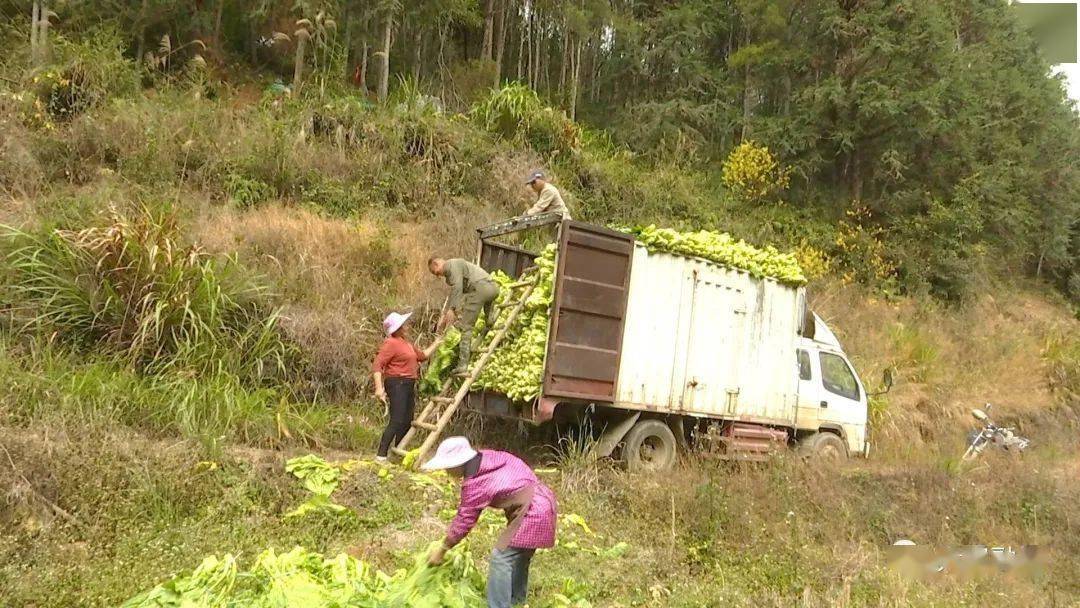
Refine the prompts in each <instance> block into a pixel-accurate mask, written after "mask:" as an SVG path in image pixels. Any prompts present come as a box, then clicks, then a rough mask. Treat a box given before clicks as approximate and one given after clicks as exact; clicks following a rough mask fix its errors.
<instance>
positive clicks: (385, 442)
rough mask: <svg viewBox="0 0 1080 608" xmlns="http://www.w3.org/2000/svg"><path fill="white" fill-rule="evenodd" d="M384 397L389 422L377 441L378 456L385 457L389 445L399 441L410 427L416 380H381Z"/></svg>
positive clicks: (413, 409)
mask: <svg viewBox="0 0 1080 608" xmlns="http://www.w3.org/2000/svg"><path fill="white" fill-rule="evenodd" d="M383 386H385V387H386V396H387V397H388V398H389V400H390V420H389V421H388V422H387V423H386V430H385V431H383V434H382V439H381V440H380V441H379V456H386V455H387V453H389V451H390V446H391V445H396V444H397V443H398V442H399V441H401V439H402V437H404V436H405V433H408V432H409V427H410V426H412V420H413V414H414V413H415V412H416V380H413V379H412V378H386V379H384V380H383Z"/></svg>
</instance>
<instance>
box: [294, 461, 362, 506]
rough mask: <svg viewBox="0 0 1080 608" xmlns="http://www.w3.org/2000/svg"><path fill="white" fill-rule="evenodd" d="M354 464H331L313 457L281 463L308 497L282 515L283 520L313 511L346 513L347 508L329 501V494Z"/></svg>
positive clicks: (346, 462) (348, 462)
mask: <svg viewBox="0 0 1080 608" xmlns="http://www.w3.org/2000/svg"><path fill="white" fill-rule="evenodd" d="M357 464H358V463H357V461H355V460H347V461H345V462H341V463H335V464H331V463H329V462H327V461H325V460H323V459H322V458H319V457H318V456H316V455H314V454H308V455H307V456H298V457H296V458H290V459H289V460H288V461H287V462H286V463H285V470H286V471H288V472H290V473H292V474H293V475H295V476H296V478H297V479H299V480H300V481H302V482H304V487H305V488H307V490H308V491H309V492H311V497H309V498H308V499H307V500H306V501H304V502H303V503H301V504H300V506H298V507H296V508H295V509H293V510H292V511H289V512H288V513H286V514H285V517H299V516H301V515H307V514H308V513H312V512H316V511H323V512H328V513H344V512H346V511H347V510H348V509H347V508H346V507H345V506H343V505H339V504H337V503H336V502H334V501H333V500H331V499H330V495H331V494H333V493H334V491H335V490H337V489H338V486H340V485H341V480H342V479H343V478H344V477H345V474H346V473H348V472H349V471H352V470H353V469H354V468H356V466H357Z"/></svg>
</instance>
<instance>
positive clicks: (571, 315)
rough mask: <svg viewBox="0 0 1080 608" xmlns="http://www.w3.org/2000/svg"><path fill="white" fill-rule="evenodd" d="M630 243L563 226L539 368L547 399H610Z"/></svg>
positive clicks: (620, 236)
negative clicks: (544, 357)
mask: <svg viewBox="0 0 1080 608" xmlns="http://www.w3.org/2000/svg"><path fill="white" fill-rule="evenodd" d="M633 252H634V239H633V237H632V236H630V235H628V234H624V233H621V232H616V231H613V230H608V229H606V228H601V227H599V226H593V225H590V224H585V223H582V222H565V223H564V224H563V228H562V232H561V234H560V239H559V256H558V268H557V269H556V275H555V293H554V297H555V301H554V304H553V308H552V321H551V330H550V333H549V336H548V351H547V361H546V364H545V366H544V385H543V394H544V396H545V397H546V398H563V399H581V400H586V401H595V402H601V403H607V402H611V401H613V400H614V398H615V383H616V381H617V379H618V377H619V361H620V356H619V351H620V349H621V347H622V335H623V320H624V318H625V316H626V301H627V292H628V289H629V286H630V267H631V263H632V260H633Z"/></svg>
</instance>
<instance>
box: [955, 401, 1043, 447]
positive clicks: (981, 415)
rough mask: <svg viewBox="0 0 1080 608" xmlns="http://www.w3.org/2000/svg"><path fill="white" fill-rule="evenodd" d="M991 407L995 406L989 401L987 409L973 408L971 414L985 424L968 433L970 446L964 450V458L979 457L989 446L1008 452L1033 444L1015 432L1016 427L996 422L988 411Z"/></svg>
mask: <svg viewBox="0 0 1080 608" xmlns="http://www.w3.org/2000/svg"><path fill="white" fill-rule="evenodd" d="M991 407H993V406H991V405H990V404H989V403H987V404H986V411H983V410H979V409H974V410H971V415H972V416H974V417H975V419H976V420H978V421H979V422H981V423H982V424H983V428H982V429H977V430H973V431H971V433H969V434H968V448H967V451H965V452H964V457H963V460H965V461H967V460H973V459H975V458H978V456H979V454H982V453H983V450H985V449H986V448H987V447H989V446H995V447H997V448H1000V449H1002V450H1005V451H1007V452H1012V453H1020V452H1023V451H1024V450H1025V449H1027V447H1028V446H1029V445H1031V441H1030V440H1029V439H1027V438H1026V437H1021V436H1019V435H1017V434H1016V433H1015V432H1014V431H1015V429H1013V428H1011V427H1003V426H998V425H997V424H995V423H994V421H993V419H991V418H990V415H989V414H988V413H987V412H989V411H990V408H991Z"/></svg>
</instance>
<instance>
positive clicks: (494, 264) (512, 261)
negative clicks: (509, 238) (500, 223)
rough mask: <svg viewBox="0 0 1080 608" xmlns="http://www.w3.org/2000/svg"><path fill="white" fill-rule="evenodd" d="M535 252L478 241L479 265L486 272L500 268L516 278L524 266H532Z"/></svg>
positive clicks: (523, 269)
mask: <svg viewBox="0 0 1080 608" xmlns="http://www.w3.org/2000/svg"><path fill="white" fill-rule="evenodd" d="M535 257H536V254H534V253H532V252H530V251H526V250H524V249H519V248H517V247H511V246H509V245H500V244H499V243H489V242H486V241H481V243H480V267H481V268H483V269H484V270H486V271H488V272H495V271H496V270H501V271H503V272H505V273H506V274H507V275H509V276H510V278H513V279H516V278H518V277H520V276H521V273H522V272H524V271H525V269H526V268H528V267H529V266H532V264H533V259H534V258H535Z"/></svg>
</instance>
